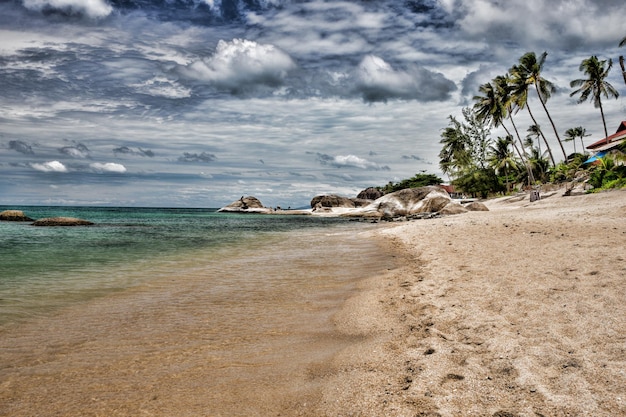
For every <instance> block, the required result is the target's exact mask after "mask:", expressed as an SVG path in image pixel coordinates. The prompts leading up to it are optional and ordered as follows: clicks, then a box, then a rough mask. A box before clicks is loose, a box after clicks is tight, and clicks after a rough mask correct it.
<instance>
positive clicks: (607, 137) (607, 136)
mask: <svg viewBox="0 0 626 417" xmlns="http://www.w3.org/2000/svg"><path fill="white" fill-rule="evenodd" d="M598 104H600V114H601V115H602V124H603V125H604V137H605V138H606V143H609V132H608V130H606V120H605V119H604V109H603V108H602V100H600V96H598Z"/></svg>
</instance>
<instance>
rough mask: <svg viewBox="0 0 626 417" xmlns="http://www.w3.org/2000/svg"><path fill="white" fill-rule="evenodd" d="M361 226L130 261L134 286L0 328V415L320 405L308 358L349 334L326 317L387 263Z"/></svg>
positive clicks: (223, 412) (271, 411)
mask: <svg viewBox="0 0 626 417" xmlns="http://www.w3.org/2000/svg"><path fill="white" fill-rule="evenodd" d="M362 226H365V225H355V227H354V228H350V229H349V230H345V229H344V230H340V229H335V228H333V229H329V231H326V230H319V231H315V232H312V231H311V230H310V229H309V230H307V231H306V233H300V234H297V235H294V234H290V235H280V236H283V237H289V239H277V238H274V239H273V240H271V241H261V242H251V243H252V245H251V246H250V247H240V248H239V249H238V252H237V253H224V254H223V257H222V258H221V259H220V260H219V261H216V260H215V254H214V253H212V254H211V256H210V258H209V259H207V260H204V259H203V258H202V255H203V254H202V251H197V252H196V253H190V254H188V255H185V256H184V257H181V258H180V259H169V260H168V262H161V263H158V268H156V267H155V266H154V265H150V264H145V265H144V264H138V265H137V268H145V270H143V269H142V270H141V271H139V270H138V271H134V272H133V273H135V274H139V273H142V274H153V275H154V277H153V278H152V279H147V280H141V281H142V282H144V283H143V284H142V285H139V286H137V287H134V288H131V289H126V290H124V291H120V292H118V293H113V294H108V295H106V296H103V297H100V298H97V299H93V300H89V301H85V302H84V303H78V304H74V305H71V306H68V307H67V308H64V309H61V310H58V311H56V312H54V314H49V315H45V316H42V317H33V318H32V319H30V320H26V321H23V322H21V323H19V324H14V325H9V326H3V327H0V415H1V416H11V417H16V416H38V417H43V416H189V417H191V416H193V417H197V416H271V415H279V414H280V413H281V412H282V411H283V410H285V409H289V408H291V405H292V404H296V403H297V404H306V403H307V402H308V403H312V402H315V399H316V396H317V393H318V392H319V390H318V389H317V388H316V382H314V381H312V380H311V378H310V369H311V367H313V368H315V367H316V366H317V365H316V364H318V363H326V362H328V361H329V360H330V358H331V357H332V356H333V355H334V354H336V353H337V352H338V351H341V350H342V349H344V348H345V347H347V346H349V345H351V344H353V343H354V342H355V338H354V337H352V336H351V335H346V334H343V333H342V332H337V331H336V329H335V327H334V324H333V322H332V321H331V317H332V316H333V315H334V314H335V313H336V312H337V311H338V309H339V308H340V307H341V305H342V303H343V302H344V301H345V300H346V299H347V298H349V297H350V296H351V294H353V293H354V292H355V290H356V285H357V283H358V282H359V281H360V280H362V279H363V277H367V276H368V274H370V276H373V275H378V274H379V272H378V271H380V270H381V269H382V270H385V269H387V268H388V267H391V266H390V265H391V263H388V261H389V260H390V257H389V256H388V255H386V254H385V253H384V251H383V250H381V248H380V247H379V246H378V245H377V244H376V243H375V242H374V241H372V240H370V239H366V238H363V237H359V235H358V234H359V233H361V232H362V231H363V230H365V229H367V226H366V227H362ZM355 231H356V233H354V232H355ZM125 268H126V269H128V270H130V269H132V268H131V266H128V265H126V266H125ZM153 268H156V269H153ZM308 399H310V400H308Z"/></svg>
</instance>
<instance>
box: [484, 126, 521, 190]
mask: <svg viewBox="0 0 626 417" xmlns="http://www.w3.org/2000/svg"><path fill="white" fill-rule="evenodd" d="M512 144H513V136H507V137H506V138H502V137H499V138H498V139H497V140H496V143H495V144H494V145H492V146H490V147H489V154H490V155H489V165H490V166H491V167H492V168H493V169H494V170H495V171H496V174H498V175H499V174H500V171H501V170H502V171H504V178H505V181H506V192H507V193H508V192H509V191H510V190H511V188H510V187H509V169H517V163H516V161H515V157H514V156H513V152H512V151H511V148H510V147H509V146H510V145H512Z"/></svg>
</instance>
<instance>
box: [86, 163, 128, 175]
mask: <svg viewBox="0 0 626 417" xmlns="http://www.w3.org/2000/svg"><path fill="white" fill-rule="evenodd" d="M89 167H90V168H91V169H93V170H94V171H96V172H100V173H115V174H123V173H125V172H126V167H125V166H124V165H122V164H116V163H115V162H106V163H100V162H94V163H93V164H89Z"/></svg>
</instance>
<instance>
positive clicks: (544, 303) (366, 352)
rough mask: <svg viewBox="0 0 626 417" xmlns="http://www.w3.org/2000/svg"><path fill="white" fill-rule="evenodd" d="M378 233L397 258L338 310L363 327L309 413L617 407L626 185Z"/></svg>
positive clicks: (345, 325) (623, 382)
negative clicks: (624, 188) (400, 256)
mask: <svg viewBox="0 0 626 417" xmlns="http://www.w3.org/2000/svg"><path fill="white" fill-rule="evenodd" d="M487 205H488V206H489V208H490V209H491V211H489V212H472V213H467V214H463V215H458V216H451V217H445V218H439V219H433V220H423V221H415V222H411V223H407V224H404V225H401V226H397V227H391V228H388V229H385V230H383V231H382V232H381V233H382V235H384V236H385V238H386V239H388V241H389V243H390V244H391V245H393V246H394V247H396V250H397V253H404V256H405V260H404V266H402V267H401V268H399V269H397V270H394V271H390V272H389V273H388V274H386V275H385V276H383V277H379V278H376V279H370V280H368V281H367V282H364V283H363V288H362V291H361V292H360V293H359V294H358V296H356V297H354V298H352V299H350V300H349V301H348V302H347V303H346V305H345V308H344V309H343V310H342V311H341V312H340V313H339V314H337V315H336V316H335V320H336V323H337V325H338V326H339V327H340V328H341V329H343V331H344V332H345V333H346V334H350V335H353V336H355V337H357V336H359V337H361V338H362V340H361V341H360V342H359V343H356V344H353V345H351V346H349V347H348V348H346V349H344V350H343V351H341V352H340V353H339V354H338V355H336V356H335V357H334V360H333V361H332V363H329V364H328V365H327V366H326V367H325V368H323V369H320V370H319V372H318V373H317V374H316V378H318V380H319V381H320V383H321V384H322V385H323V386H324V390H323V395H322V398H321V400H320V402H319V404H318V408H317V409H310V410H302V409H301V410H299V411H301V412H303V414H305V415H309V416H407V417H409V416H410V417H415V416H493V417H512V416H533V417H537V416H546V417H548V416H550V417H555V416H607V417H608V416H626V388H625V387H626V249H625V248H626V191H613V192H607V193H602V194H594V195H581V196H571V197H562V192H560V193H557V194H554V195H552V196H550V197H549V198H544V199H542V200H541V201H537V202H534V203H530V202H529V201H528V197H526V199H525V200H523V201H515V199H498V200H492V201H489V202H487Z"/></svg>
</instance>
